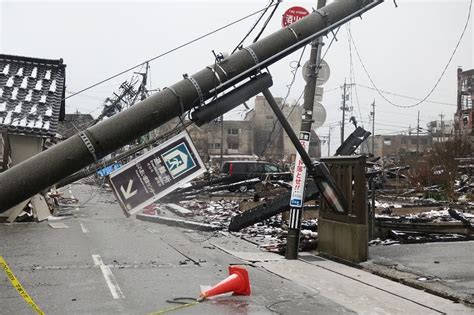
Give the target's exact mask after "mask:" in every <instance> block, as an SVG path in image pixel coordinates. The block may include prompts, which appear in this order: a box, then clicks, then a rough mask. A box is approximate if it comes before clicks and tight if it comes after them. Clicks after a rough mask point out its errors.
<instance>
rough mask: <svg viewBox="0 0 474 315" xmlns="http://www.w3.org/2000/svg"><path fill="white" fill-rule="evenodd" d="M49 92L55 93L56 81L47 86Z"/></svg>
mask: <svg viewBox="0 0 474 315" xmlns="http://www.w3.org/2000/svg"><path fill="white" fill-rule="evenodd" d="M49 91H50V92H53V93H54V92H56V80H53V82H51V85H50V86H49Z"/></svg>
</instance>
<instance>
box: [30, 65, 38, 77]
mask: <svg viewBox="0 0 474 315" xmlns="http://www.w3.org/2000/svg"><path fill="white" fill-rule="evenodd" d="M37 75H38V68H37V67H34V68H33V71H31V74H30V78H36V76H37Z"/></svg>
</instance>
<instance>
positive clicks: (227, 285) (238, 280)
mask: <svg viewBox="0 0 474 315" xmlns="http://www.w3.org/2000/svg"><path fill="white" fill-rule="evenodd" d="M228 292H233V294H235V295H250V281H249V274H248V272H247V270H245V269H244V268H242V267H238V266H229V276H228V277H227V278H225V279H224V280H222V281H221V282H219V283H218V284H216V285H215V286H213V287H212V288H210V289H209V290H207V291H204V292H201V294H200V295H199V297H200V298H201V299H206V298H208V297H211V296H214V295H219V294H223V293H228Z"/></svg>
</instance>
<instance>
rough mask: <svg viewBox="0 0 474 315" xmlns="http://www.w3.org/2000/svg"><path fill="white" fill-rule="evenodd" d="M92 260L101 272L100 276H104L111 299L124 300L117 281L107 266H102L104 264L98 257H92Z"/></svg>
mask: <svg viewBox="0 0 474 315" xmlns="http://www.w3.org/2000/svg"><path fill="white" fill-rule="evenodd" d="M92 259H93V260H94V264H95V265H96V266H99V267H100V270H101V271H102V274H103V275H104V279H105V282H106V283H107V286H108V287H109V290H110V293H112V297H113V298H114V299H120V298H122V299H124V298H125V295H124V294H123V292H122V290H121V289H120V287H119V285H118V283H117V280H115V277H114V275H113V273H112V271H111V270H110V268H109V266H107V265H105V264H104V262H103V261H102V258H100V256H99V255H92Z"/></svg>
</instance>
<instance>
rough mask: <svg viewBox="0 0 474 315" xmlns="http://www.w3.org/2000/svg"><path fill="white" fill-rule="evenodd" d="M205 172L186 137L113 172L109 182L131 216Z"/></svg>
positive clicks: (162, 146) (181, 137) (175, 139)
mask: <svg viewBox="0 0 474 315" xmlns="http://www.w3.org/2000/svg"><path fill="white" fill-rule="evenodd" d="M205 170H206V168H205V167H204V164H203V163H202V161H201V158H200V157H199V154H198V152H197V150H196V148H195V147H194V145H193V143H192V141H191V139H190V138H189V136H188V135H187V134H186V133H184V134H180V135H178V136H176V137H174V138H172V139H171V140H168V141H167V142H165V143H163V144H162V145H160V146H158V147H156V148H154V149H153V150H151V151H149V152H147V153H146V154H144V155H142V156H140V157H138V158H136V159H135V160H132V161H130V162H129V163H127V164H125V165H124V166H122V167H121V168H120V169H118V170H116V171H114V172H112V173H111V174H110V176H109V182H110V184H111V186H112V189H113V191H114V193H115V196H116V197H117V199H118V201H119V204H120V206H121V207H122V208H123V210H124V211H125V213H126V214H127V215H131V214H133V213H135V212H137V211H140V210H141V209H143V207H145V206H147V205H149V204H151V203H153V202H154V201H156V200H158V199H160V198H161V197H163V196H165V195H166V194H169V193H170V192H172V191H173V190H175V189H176V188H177V187H179V186H181V185H183V184H184V183H187V182H188V181H190V180H192V179H193V178H195V177H197V176H199V175H201V174H202V173H204V172H205Z"/></svg>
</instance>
